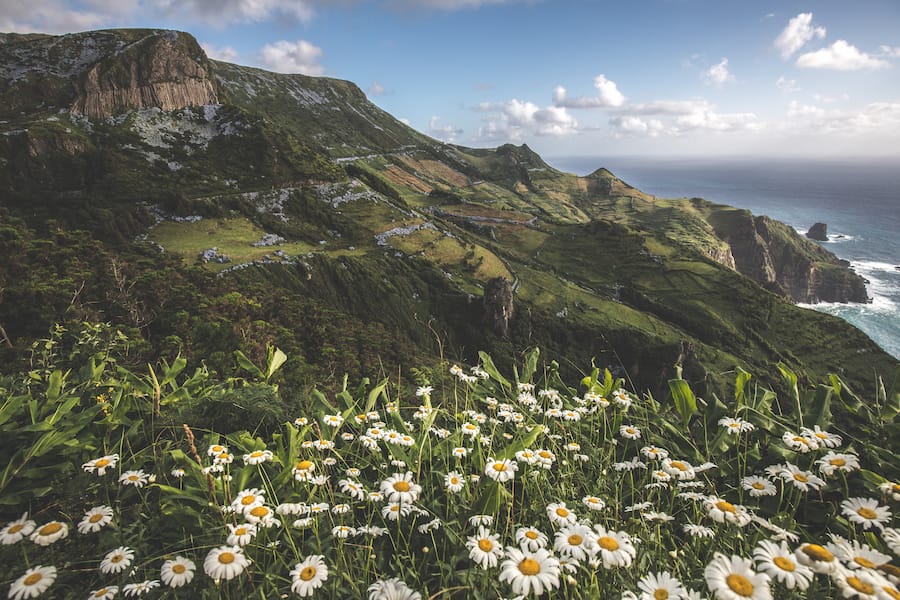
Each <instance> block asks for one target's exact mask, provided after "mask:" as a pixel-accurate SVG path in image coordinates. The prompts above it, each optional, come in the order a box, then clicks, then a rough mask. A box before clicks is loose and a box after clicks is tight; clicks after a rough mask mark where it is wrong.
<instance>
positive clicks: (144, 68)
mask: <svg viewBox="0 0 900 600" xmlns="http://www.w3.org/2000/svg"><path fill="white" fill-rule="evenodd" d="M213 81H214V80H213V77H212V75H211V72H210V64H209V60H208V59H207V58H206V55H205V54H204V52H203V50H202V49H201V48H200V45H199V44H198V43H197V41H196V40H195V39H194V38H193V37H191V36H189V35H187V34H183V33H177V32H168V31H166V32H154V33H152V34H151V35H148V36H147V37H145V38H143V39H141V40H139V41H137V42H135V43H132V44H130V45H128V46H127V47H125V48H124V49H123V50H121V51H120V52H118V53H116V54H115V55H113V56H111V57H108V58H105V59H103V60H101V61H100V62H98V63H97V64H95V65H93V66H92V67H91V68H90V69H88V70H87V72H86V73H84V74H83V75H82V76H81V77H80V79H79V81H78V83H77V96H76V98H75V100H74V101H73V102H72V105H71V107H70V109H71V110H72V112H75V113H81V114H84V115H87V116H89V117H91V118H104V117H108V116H111V115H113V114H116V113H118V112H122V111H125V110H129V109H136V108H149V107H157V108H160V109H162V110H175V109H179V108H184V107H186V106H199V105H204V104H217V103H218V94H217V91H216V86H215V84H214V83H213Z"/></svg>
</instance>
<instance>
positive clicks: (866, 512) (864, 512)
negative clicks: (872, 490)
mask: <svg viewBox="0 0 900 600" xmlns="http://www.w3.org/2000/svg"><path fill="white" fill-rule="evenodd" d="M856 514H858V515H859V516H861V517H862V518H863V519H869V520H872V519H877V518H878V513H877V512H875V511H874V510H872V509H871V508H866V507H865V506H863V507H862V508H858V509H856Z"/></svg>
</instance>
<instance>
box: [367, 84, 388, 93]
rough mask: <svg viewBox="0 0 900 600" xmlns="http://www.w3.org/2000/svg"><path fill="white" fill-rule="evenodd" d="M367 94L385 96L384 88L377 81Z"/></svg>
mask: <svg viewBox="0 0 900 600" xmlns="http://www.w3.org/2000/svg"><path fill="white" fill-rule="evenodd" d="M366 93H367V94H368V95H370V96H384V86H383V85H381V84H380V83H378V82H377V81H373V82H372V85H370V86H369V89H368V90H366Z"/></svg>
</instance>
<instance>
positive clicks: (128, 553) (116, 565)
mask: <svg viewBox="0 0 900 600" xmlns="http://www.w3.org/2000/svg"><path fill="white" fill-rule="evenodd" d="M133 560H134V550H132V549H131V548H129V547H128V546H119V547H118V548H116V549H115V550H110V551H109V552H107V553H106V556H104V557H103V560H101V561H100V572H101V573H103V574H104V575H109V574H116V573H121V572H122V571H125V570H126V569H127V568H128V567H130V566H131V561H133Z"/></svg>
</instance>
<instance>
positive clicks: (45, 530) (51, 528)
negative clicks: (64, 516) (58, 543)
mask: <svg viewBox="0 0 900 600" xmlns="http://www.w3.org/2000/svg"><path fill="white" fill-rule="evenodd" d="M60 529H62V523H56V522H54V523H47V524H46V525H44V526H43V527H41V528H40V529H39V530H38V535H53V534H54V533H57V532H59V530H60Z"/></svg>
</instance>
